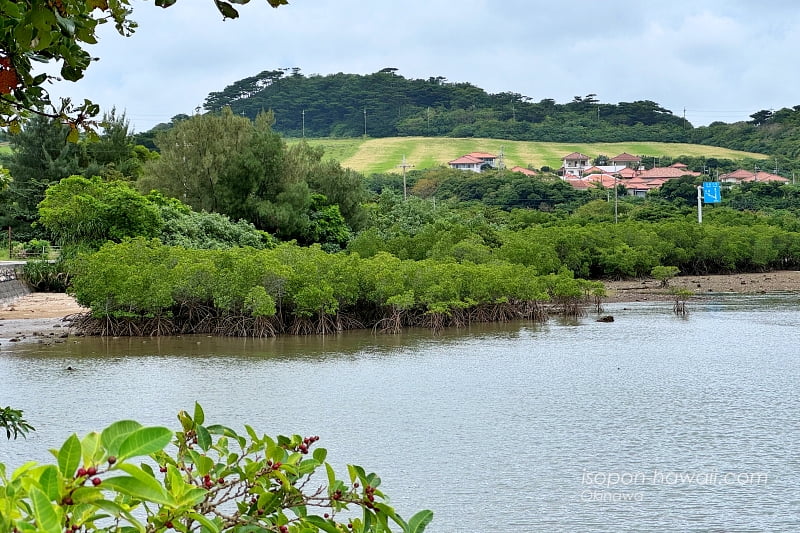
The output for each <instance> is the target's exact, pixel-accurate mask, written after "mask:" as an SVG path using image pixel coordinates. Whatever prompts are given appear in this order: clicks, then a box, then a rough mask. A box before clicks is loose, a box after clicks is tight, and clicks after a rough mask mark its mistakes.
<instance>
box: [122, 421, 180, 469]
mask: <svg viewBox="0 0 800 533" xmlns="http://www.w3.org/2000/svg"><path fill="white" fill-rule="evenodd" d="M172 436H173V433H172V430H170V429H169V428H165V427H147V428H141V429H137V430H136V431H134V432H133V433H131V434H130V435H128V436H127V437H126V438H125V440H123V441H122V442H121V443H120V445H119V453H118V454H117V460H119V461H122V460H125V459H128V458H130V457H138V456H141V455H150V454H151V453H155V452H157V451H159V450H162V449H164V446H166V445H167V444H169V442H170V441H171V440H172Z"/></svg>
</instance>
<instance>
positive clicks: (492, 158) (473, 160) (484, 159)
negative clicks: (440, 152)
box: [447, 152, 497, 172]
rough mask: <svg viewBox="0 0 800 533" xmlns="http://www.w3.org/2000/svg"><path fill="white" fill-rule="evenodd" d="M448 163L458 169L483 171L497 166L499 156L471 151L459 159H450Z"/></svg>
mask: <svg viewBox="0 0 800 533" xmlns="http://www.w3.org/2000/svg"><path fill="white" fill-rule="evenodd" d="M447 165H448V166H449V167H450V168H454V169H457V170H471V171H472V172H483V171H484V170H486V169H489V168H497V156H496V155H493V154H487V153H485V152H470V153H468V154H466V155H462V156H461V157H459V158H458V159H453V160H452V161H448V163H447Z"/></svg>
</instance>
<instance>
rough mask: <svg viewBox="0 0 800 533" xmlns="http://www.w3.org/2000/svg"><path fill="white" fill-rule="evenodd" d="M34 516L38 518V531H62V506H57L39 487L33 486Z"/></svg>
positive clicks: (47, 532) (48, 532)
mask: <svg viewBox="0 0 800 533" xmlns="http://www.w3.org/2000/svg"><path fill="white" fill-rule="evenodd" d="M30 497H31V502H33V516H34V517H35V518H36V531H37V532H42V533H61V524H62V523H63V520H62V519H61V513H60V508H57V507H55V506H54V505H53V504H52V503H50V500H49V499H48V497H47V496H46V495H45V493H44V492H42V491H41V490H40V489H39V488H38V487H31V490H30Z"/></svg>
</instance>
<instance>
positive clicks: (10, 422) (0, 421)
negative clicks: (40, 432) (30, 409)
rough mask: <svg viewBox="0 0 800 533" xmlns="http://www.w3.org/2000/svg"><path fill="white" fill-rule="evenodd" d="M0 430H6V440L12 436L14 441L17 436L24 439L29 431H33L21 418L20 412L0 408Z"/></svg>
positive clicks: (8, 408) (9, 408)
mask: <svg viewBox="0 0 800 533" xmlns="http://www.w3.org/2000/svg"><path fill="white" fill-rule="evenodd" d="M0 428H3V429H5V430H6V438H8V439H10V438H11V437H12V436H13V437H14V438H15V439H16V438H17V437H19V436H23V437H24V436H25V434H26V433H28V432H29V431H34V428H33V426H31V425H30V424H28V422H27V421H26V420H25V419H24V418H22V411H20V410H18V409H12V408H11V407H3V408H0Z"/></svg>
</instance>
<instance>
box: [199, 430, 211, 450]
mask: <svg viewBox="0 0 800 533" xmlns="http://www.w3.org/2000/svg"><path fill="white" fill-rule="evenodd" d="M196 431H197V445H198V446H200V448H201V449H202V450H203V451H206V452H207V451H208V449H209V448H211V435H210V434H209V433H208V430H207V429H206V428H205V427H203V426H201V425H199V424H198V425H197V429H196Z"/></svg>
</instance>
